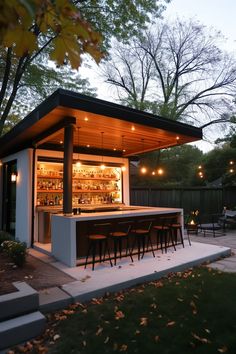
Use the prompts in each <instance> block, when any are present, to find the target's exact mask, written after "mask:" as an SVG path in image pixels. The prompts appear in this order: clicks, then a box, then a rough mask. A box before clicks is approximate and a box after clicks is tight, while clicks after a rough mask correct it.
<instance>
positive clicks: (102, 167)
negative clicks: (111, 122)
mask: <svg viewBox="0 0 236 354" xmlns="http://www.w3.org/2000/svg"><path fill="white" fill-rule="evenodd" d="M103 134H104V132H101V148H102V152H103ZM105 168H106V166H105V164H104V162H103V154H102V163H101V169H102V170H105Z"/></svg>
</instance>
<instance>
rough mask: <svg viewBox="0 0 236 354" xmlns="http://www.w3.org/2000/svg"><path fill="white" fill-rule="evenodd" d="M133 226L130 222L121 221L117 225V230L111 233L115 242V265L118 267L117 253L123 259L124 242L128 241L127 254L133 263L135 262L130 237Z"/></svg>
mask: <svg viewBox="0 0 236 354" xmlns="http://www.w3.org/2000/svg"><path fill="white" fill-rule="evenodd" d="M131 227H132V224H131V222H130V221H121V222H119V223H118V224H117V226H116V230H115V231H112V232H110V233H109V237H110V239H111V240H112V241H113V245H114V264H115V265H116V260H117V251H119V254H120V259H121V258H122V246H123V241H126V249H125V252H126V253H125V254H126V257H127V256H128V255H129V256H130V259H131V261H132V262H133V257H132V253H131V249H130V245H129V236H130V230H131Z"/></svg>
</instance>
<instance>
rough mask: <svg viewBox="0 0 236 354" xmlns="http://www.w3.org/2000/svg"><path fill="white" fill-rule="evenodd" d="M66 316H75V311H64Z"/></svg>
mask: <svg viewBox="0 0 236 354" xmlns="http://www.w3.org/2000/svg"><path fill="white" fill-rule="evenodd" d="M62 312H63V313H64V314H65V315H73V313H75V311H74V310H63V311H62Z"/></svg>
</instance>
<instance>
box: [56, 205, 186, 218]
mask: <svg viewBox="0 0 236 354" xmlns="http://www.w3.org/2000/svg"><path fill="white" fill-rule="evenodd" d="M182 212H183V209H181V208H164V207H144V206H136V205H133V206H125V207H122V208H120V210H109V209H106V210H104V211H103V210H99V211H96V208H95V210H94V211H93V210H91V211H90V212H88V210H86V211H83V209H82V211H81V213H80V214H79V215H69V216H68V215H64V214H62V213H59V214H54V215H53V218H66V219H68V218H69V219H72V220H74V221H89V220H102V219H115V218H118V217H119V218H122V217H124V218H125V217H133V216H144V215H150V216H151V215H161V214H173V213H182Z"/></svg>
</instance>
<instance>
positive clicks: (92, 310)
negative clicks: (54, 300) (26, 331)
mask: <svg viewBox="0 0 236 354" xmlns="http://www.w3.org/2000/svg"><path fill="white" fill-rule="evenodd" d="M72 312H74V313H73V314H71V315H69V316H67V318H66V319H65V320H62V321H57V325H56V326H54V331H55V332H54V333H57V334H58V335H59V336H60V337H59V336H57V337H58V338H59V339H58V340H56V341H55V344H53V345H52V346H49V352H48V353H57V354H58V353H63V354H70V353H85V354H96V353H99V354H100V353H109V354H111V353H115V352H117V353H118V352H123V353H129V354H133V353H140V354H141V353H142V354H150V353H161V354H167V353H181V354H188V353H191V352H194V353H206V354H211V353H232V354H235V353H236V274H228V273H220V272H218V271H215V270H209V269H208V268H205V267H200V268H196V269H193V270H189V271H186V272H184V273H177V274H176V275H172V276H170V277H168V278H164V279H161V280H159V281H155V282H151V283H148V284H144V285H142V286H139V287H136V288H133V289H130V290H128V291H125V292H123V293H120V294H116V295H110V296H108V297H105V298H103V299H102V300H101V301H96V300H94V301H93V303H90V304H87V305H86V306H85V308H83V307H82V306H78V307H77V309H76V310H75V311H72ZM57 316H58V314H57Z"/></svg>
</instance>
